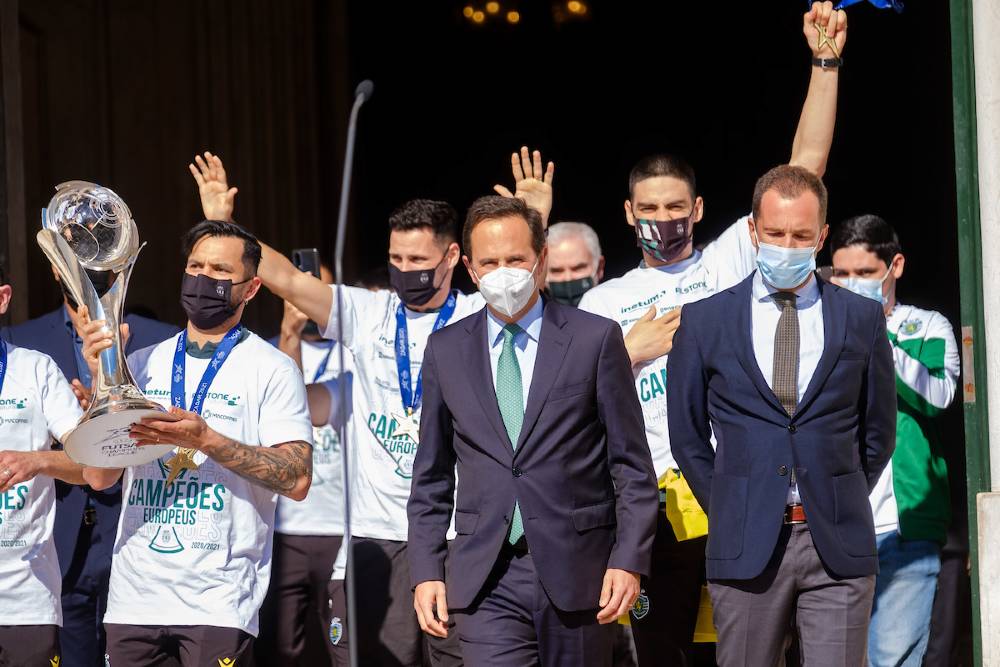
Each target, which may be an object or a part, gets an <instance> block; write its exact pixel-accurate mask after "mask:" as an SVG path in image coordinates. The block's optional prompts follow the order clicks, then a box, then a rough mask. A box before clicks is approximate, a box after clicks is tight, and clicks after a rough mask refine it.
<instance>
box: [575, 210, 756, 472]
mask: <svg viewBox="0 0 1000 667" xmlns="http://www.w3.org/2000/svg"><path fill="white" fill-rule="evenodd" d="M756 262H757V251H756V250H755V249H754V247H753V243H752V241H751V238H750V232H749V227H748V225H747V218H746V217H743V218H740V219H739V220H738V221H736V222H735V223H734V224H732V225H730V226H729V228H728V229H726V231H725V232H723V233H722V235H721V236H720V237H719V238H717V239H716V240H715V241H712V242H711V243H709V244H708V245H707V246H706V247H705V248H704V250H701V251H700V252H699V251H697V250H696V251H695V252H694V254H693V255H691V257H689V258H688V259H686V260H684V261H683V262H679V263H677V264H672V265H670V266H663V267H658V268H648V267H639V268H636V269H632V270H631V271H629V272H628V273H626V274H625V275H624V276H622V277H621V278H615V279H613V280H609V281H607V282H604V283H601V284H600V285H597V286H596V287H594V288H593V289H592V290H590V291H589V292H587V293H586V294H584V295H583V299H582V300H581V301H580V309H581V310H586V311H588V312H591V313H595V314H597V315H603V316H604V317H607V318H609V319H612V320H614V321H616V322H618V324H619V326H621V328H622V332H623V333H624V334H626V335H627V334H628V332H629V330H630V329H631V328H632V325H633V324H635V322H636V320H638V319H639V318H641V317H642V316H643V315H645V314H646V311H647V310H649V308H650V307H651V306H653V305H654V304H655V305H656V309H657V317H659V316H661V315H663V314H664V313H666V312H668V311H670V310H673V309H675V308H678V307H680V306H682V305H683V304H685V303H691V302H692V301H698V300H700V299H704V298H705V297H707V296H711V295H712V294H715V293H716V292H718V291H719V290H722V289H726V288H728V287H731V286H733V285H735V284H736V283H738V282H740V281H741V280H743V279H744V278H746V277H747V276H749V275H750V274H751V273H752V272H753V270H754V269H755V268H756ZM681 318H682V320H683V315H682V316H681ZM667 356H668V355H663V356H662V357H659V358H657V359H654V360H652V361H649V362H646V363H644V364H642V365H641V366H638V367H636V368H635V369H633V371H634V372H635V373H636V377H635V389H636V392H638V394H639V402H640V403H641V404H642V416H643V419H644V421H645V422H646V440H647V442H648V443H649V450H650V452H651V453H652V456H653V468H654V469H655V471H656V476H657V477H661V476H663V474H664V473H665V472H666V471H667V470H668V469H670V468H676V467H677V463H676V462H675V461H674V457H673V455H672V454H671V453H670V436H669V434H668V432H667Z"/></svg>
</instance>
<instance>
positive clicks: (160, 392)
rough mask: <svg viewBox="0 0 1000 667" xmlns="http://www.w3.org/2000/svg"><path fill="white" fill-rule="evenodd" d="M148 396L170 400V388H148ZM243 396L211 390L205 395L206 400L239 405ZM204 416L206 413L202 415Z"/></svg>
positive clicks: (146, 392)
mask: <svg viewBox="0 0 1000 667" xmlns="http://www.w3.org/2000/svg"><path fill="white" fill-rule="evenodd" d="M145 394H146V396H150V397H153V398H164V399H167V400H168V401H169V400H170V390H169V389H147V390H146V391H145ZM242 400H243V397H242V396H240V395H239V394H228V393H225V392H218V391H210V392H208V394H206V395H205V402H206V403H207V402H208V401H216V402H220V403H225V404H226V405H229V406H233V407H235V406H238V405H239V404H240V401H242ZM202 416H204V415H202Z"/></svg>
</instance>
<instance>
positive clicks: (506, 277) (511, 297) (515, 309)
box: [473, 262, 538, 317]
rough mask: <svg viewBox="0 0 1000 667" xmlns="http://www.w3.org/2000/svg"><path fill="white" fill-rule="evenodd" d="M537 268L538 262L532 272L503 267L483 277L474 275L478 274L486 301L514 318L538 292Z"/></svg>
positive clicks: (480, 287) (480, 288)
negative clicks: (536, 282) (536, 283)
mask: <svg viewBox="0 0 1000 667" xmlns="http://www.w3.org/2000/svg"><path fill="white" fill-rule="evenodd" d="M536 268H538V262H535V266H533V267H531V270H530V271H528V270H527V269H516V268H513V267H510V266H501V267H500V268H499V269H494V270H493V271H490V272H489V273H487V274H486V275H484V276H482V277H480V276H479V274H478V273H476V272H475V271H473V273H476V278H478V279H479V291H480V292H481V293H482V295H483V298H484V299H486V303H488V304H490V305H491V306H493V308H494V309H496V310H498V311H499V312H501V313H503V314H504V315H506V316H507V317H513V316H514V315H515V314H516V313H519V312H521V311H522V310H524V307H525V306H527V305H528V302H530V301H531V297H532V296H534V294H535V292H536V291H537V290H538V287H537V286H536V285H535V269H536Z"/></svg>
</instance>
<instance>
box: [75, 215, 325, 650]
mask: <svg viewBox="0 0 1000 667" xmlns="http://www.w3.org/2000/svg"><path fill="white" fill-rule="evenodd" d="M184 241H185V243H184V245H185V250H186V254H187V259H186V268H185V273H184V277H183V281H182V284H181V304H182V305H183V307H184V310H185V312H186V313H187V315H188V324H187V327H186V328H185V329H184V330H183V331H182V332H181V333H180V334H178V335H177V336H176V337H174V338H173V339H170V340H167V341H164V342H163V343H160V344H159V345H156V346H154V347H151V348H146V349H144V350H140V351H139V352H137V353H134V354H132V355H130V357H129V368H130V369H131V370H132V372H133V375H134V376H135V378H136V382H137V383H138V385H139V387H140V388H141V389H142V390H143V391H144V392H145V393H146V395H147V396H149V398H151V399H153V400H155V401H158V402H160V403H161V404H163V405H164V406H170V410H169V413H165V414H164V415H163V416H162V417H155V418H148V419H144V420H142V421H141V422H139V423H137V424H135V425H134V426H133V427H132V430H131V436H132V437H133V438H134V439H135V440H136V442H137V444H139V445H140V446H143V445H153V444H172V445H176V446H177V447H178V449H177V452H176V453H175V454H168V455H166V456H164V457H163V458H161V459H159V460H156V461H154V462H152V463H148V464H145V465H141V466H133V467H130V468H127V469H125V470H124V471H123V470H121V469H103V468H85V469H84V477H85V479H86V480H87V481H88V482H89V483H90V484H91V485H92V486H94V487H95V488H104V487H107V486H110V485H112V484H114V483H115V482H116V481H117V480H118V479H119V477H122V479H123V483H122V488H123V496H124V498H123V506H122V513H121V519H120V520H119V525H118V538H117V542H116V545H115V558H114V562H113V564H112V570H111V586H110V593H109V599H108V612H107V614H106V615H105V617H104V622H105V627H106V629H107V636H108V649H107V651H108V654H107V657H106V660H107V662H108V663H109V664H110V665H138V664H158V662H159V661H160V660H164V659H166V658H168V657H173V658H175V659H177V660H179V661H180V663H181V664H182V665H183V667H195V666H209V665H210V666H211V667H218V665H220V664H221V665H231V664H234V663H242V662H244V661H246V660H249V659H250V656H251V653H252V644H253V638H254V637H255V636H256V635H257V632H258V622H257V614H258V610H259V609H260V605H261V603H262V601H263V599H264V595H265V592H266V591H267V587H268V581H269V578H270V568H271V540H272V534H273V528H274V513H275V506H276V502H277V496H276V494H281V495H284V496H287V497H289V498H292V499H294V500H301V499H303V498H304V497H305V496H306V493H307V492H308V490H309V485H310V480H311V477H312V451H311V443H312V427H311V425H310V421H309V413H308V409H307V406H306V396H305V386H304V383H303V381H302V375H301V373H300V372H299V370H298V368H297V367H296V366H295V363H294V362H293V361H292V360H291V359H289V358H288V357H287V356H286V355H284V354H283V353H281V352H280V351H279V350H276V349H275V348H274V347H272V346H271V345H270V344H268V343H267V342H266V341H264V340H262V339H260V338H258V337H257V336H256V335H254V334H252V333H250V332H249V330H247V329H246V328H244V327H243V326H242V325H241V324H240V319H241V317H242V315H243V311H244V308H245V306H246V304H247V303H248V302H249V301H250V300H251V299H252V298H253V297H254V296H255V295H256V294H257V291H258V290H259V289H260V279H259V278H257V276H256V272H257V266H258V264H259V262H260V244H259V243H258V242H257V240H256V239H255V238H254V237H253V236H252V235H251V234H249V233H248V232H246V231H245V230H244V229H242V228H241V227H239V226H238V225H235V224H232V223H226V222H218V221H204V222H202V223H199V224H198V225H196V226H195V227H194V228H193V229H191V231H189V232H188V234H187V235H186V236H185V239H184ZM84 317H85V324H84V325H83V327H82V328H83V331H82V334H83V335H82V337H83V339H84V350H85V356H86V358H87V360H88V363H89V364H91V366H92V369H94V370H95V371H96V361H97V358H98V355H99V354H100V353H101V352H102V351H103V350H104V349H106V348H107V347H108V346H109V345H110V340H109V339H110V334H109V333H108V332H107V331H105V330H104V323H103V322H100V321H94V322H91V321H89V320H88V319H87V318H86V313H84Z"/></svg>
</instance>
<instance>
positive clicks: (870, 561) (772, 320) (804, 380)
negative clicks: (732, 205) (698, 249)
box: [667, 165, 896, 667]
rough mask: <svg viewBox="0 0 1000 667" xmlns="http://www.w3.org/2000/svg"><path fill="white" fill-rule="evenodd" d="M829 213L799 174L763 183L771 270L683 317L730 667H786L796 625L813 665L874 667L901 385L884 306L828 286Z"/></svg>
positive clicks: (678, 381)
mask: <svg viewBox="0 0 1000 667" xmlns="http://www.w3.org/2000/svg"><path fill="white" fill-rule="evenodd" d="M826 205H827V193H826V188H825V187H824V186H823V183H822V181H820V180H819V178H818V177H817V176H815V175H814V174H812V173H811V172H809V171H807V170H805V169H802V168H801V167H792V166H788V165H783V166H780V167H776V168H774V169H772V170H771V171H769V172H768V173H767V174H765V175H764V176H763V177H761V179H760V180H759V181H758V182H757V186H756V188H755V190H754V199H753V217H752V218H751V219H750V221H749V226H750V233H751V235H752V237H753V239H754V245H755V246H757V249H758V254H757V271H756V272H755V273H754V274H753V275H751V276H750V277H749V278H747V279H746V280H744V281H743V282H742V283H740V284H738V285H736V286H735V287H732V288H730V289H728V290H726V291H723V292H719V293H718V294H715V295H713V296H711V297H709V298H707V299H705V300H703V301H699V302H696V303H692V304H689V305H687V306H684V315H683V323H682V324H681V327H680V329H679V330H678V333H677V336H676V337H675V338H674V349H673V352H672V353H671V355H670V361H669V362H668V366H667V379H668V381H667V406H668V419H669V429H670V443H671V448H672V450H673V454H674V456H675V457H676V459H677V461H678V463H679V464H680V467H681V470H682V472H683V473H684V476H685V477H687V479H688V480H689V482H690V484H691V488H692V490H693V491H694V494H695V496H697V498H698V501H699V502H700V503H701V505H702V507H704V508H705V509H706V510H707V511H708V525H709V529H708V547H707V573H708V578H709V588H710V591H711V594H712V603H713V606H714V620H715V625H716V627H717V630H718V636H719V643H718V661H719V664H720V665H722V667H729V666H730V665H776V664H782V661H783V653H784V649H785V645H786V641H787V639H788V635H789V631H790V628H791V627H792V624H793V623H794V624H795V626H796V627H797V629H798V634H799V641H800V650H801V654H802V658H803V660H804V664H806V665H809V666H810V667H813V666H814V665H817V666H819V665H831V666H832V665H839V666H844V665H859V666H860V665H863V664H865V655H866V643H867V637H868V621H869V615H870V612H871V605H872V596H873V593H874V585H875V573H876V572H877V570H878V555H877V551H876V548H875V531H874V526H873V522H872V513H871V508H870V506H869V504H868V493H869V491H870V490H871V489H872V488H873V487H874V485H875V483H876V482H877V481H878V478H879V475H880V474H881V472H882V469H883V468H884V467H885V466H886V464H887V463H888V462H889V459H890V457H891V455H892V450H893V448H894V447H895V435H896V391H895V375H894V371H893V362H892V353H891V351H890V349H889V343H888V340H887V337H886V333H885V316H884V314H883V313H882V308H881V306H880V305H879V304H878V303H877V302H875V301H872V300H871V299H866V298H864V297H860V296H858V295H856V294H853V293H851V292H849V291H848V290H845V289H841V288H839V287H836V286H835V285H832V284H829V283H825V282H823V281H822V280H820V279H819V278H818V276H816V275H815V273H814V270H815V268H816V263H815V256H816V253H817V252H818V251H819V249H820V248H821V247H822V245H823V241H824V240H825V238H826V235H827V226H826V224H825V219H826V207H827V206H826ZM713 434H714V438H715V441H716V443H717V444H716V446H715V448H713V445H712V436H713Z"/></svg>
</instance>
